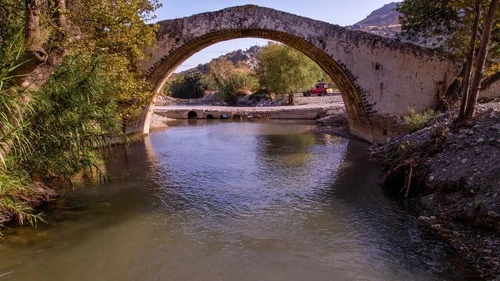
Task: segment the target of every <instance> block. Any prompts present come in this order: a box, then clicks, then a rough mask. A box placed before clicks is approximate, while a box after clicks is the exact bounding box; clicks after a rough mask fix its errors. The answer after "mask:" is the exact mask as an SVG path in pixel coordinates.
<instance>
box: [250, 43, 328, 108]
mask: <svg viewBox="0 0 500 281" xmlns="http://www.w3.org/2000/svg"><path fill="white" fill-rule="evenodd" d="M257 60H258V66H257V76H258V77H259V81H260V84H261V86H262V87H266V88H268V89H269V90H270V91H271V92H274V93H276V94H280V95H284V94H288V96H289V99H290V98H291V97H292V96H293V93H296V92H298V91H302V90H304V89H307V88H310V87H311V85H314V83H316V82H318V80H323V79H324V78H325V76H326V75H325V74H324V72H323V71H322V70H321V68H320V67H319V66H318V65H317V64H316V63H315V62H314V61H313V60H311V59H310V58H308V57H307V56H305V55H304V54H302V53H300V52H299V51H297V50H295V49H293V48H291V47H288V46H285V45H281V44H278V43H269V44H268V45H267V46H265V47H263V48H262V50H261V51H260V53H259V55H258V58H257Z"/></svg>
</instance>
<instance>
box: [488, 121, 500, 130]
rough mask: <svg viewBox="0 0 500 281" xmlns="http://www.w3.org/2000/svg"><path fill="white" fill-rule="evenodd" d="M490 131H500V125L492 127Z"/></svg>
mask: <svg viewBox="0 0 500 281" xmlns="http://www.w3.org/2000/svg"><path fill="white" fill-rule="evenodd" d="M490 129H492V130H497V131H500V123H497V124H495V125H493V126H491V127H490Z"/></svg>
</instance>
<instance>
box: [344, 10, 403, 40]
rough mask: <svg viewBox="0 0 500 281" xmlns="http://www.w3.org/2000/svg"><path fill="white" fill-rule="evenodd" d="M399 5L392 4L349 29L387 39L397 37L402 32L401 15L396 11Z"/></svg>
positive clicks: (374, 12)
mask: <svg viewBox="0 0 500 281" xmlns="http://www.w3.org/2000/svg"><path fill="white" fill-rule="evenodd" d="M397 5H398V3H396V2H392V3H389V4H386V5H384V6H383V7H382V8H380V9H377V10H375V11H373V12H371V13H370V14H369V15H368V16H367V17H366V18H365V19H364V20H361V21H359V22H357V23H355V24H353V25H352V26H349V27H348V28H350V29H353V30H362V31H366V32H370V33H373V34H377V35H380V36H385V37H395V36H396V34H397V33H398V32H400V31H401V25H400V24H399V13H398V12H397V11H396V10H395V9H396V8H397Z"/></svg>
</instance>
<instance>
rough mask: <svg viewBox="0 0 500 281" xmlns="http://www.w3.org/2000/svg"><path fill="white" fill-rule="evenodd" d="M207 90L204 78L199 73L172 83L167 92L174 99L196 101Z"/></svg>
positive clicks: (179, 78) (182, 77)
mask: <svg viewBox="0 0 500 281" xmlns="http://www.w3.org/2000/svg"><path fill="white" fill-rule="evenodd" d="M207 89H208V86H207V84H206V83H205V81H204V76H203V75H202V74H200V73H194V74H191V75H187V76H181V77H178V78H177V79H176V80H174V81H172V83H170V87H169V89H168V92H169V93H170V95H171V96H172V97H174V98H180V99H197V98H201V97H202V96H203V94H204V93H205V90H207Z"/></svg>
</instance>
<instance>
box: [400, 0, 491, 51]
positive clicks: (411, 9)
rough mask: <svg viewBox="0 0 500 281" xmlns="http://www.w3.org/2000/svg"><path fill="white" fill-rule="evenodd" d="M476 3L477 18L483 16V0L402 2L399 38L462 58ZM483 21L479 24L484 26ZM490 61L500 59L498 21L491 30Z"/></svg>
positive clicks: (485, 6) (485, 4)
mask: <svg viewBox="0 0 500 281" xmlns="http://www.w3.org/2000/svg"><path fill="white" fill-rule="evenodd" d="M476 1H480V3H481V5H480V7H481V14H482V15H485V14H486V13H487V11H486V9H487V7H488V3H489V2H490V1H487V0H451V1H442V0H405V1H403V2H401V3H400V4H399V7H398V11H399V12H400V13H401V17H400V23H401V29H402V35H403V36H404V37H406V38H409V39H412V40H417V41H423V42H424V43H427V45H429V46H439V47H443V48H445V49H446V50H447V51H451V52H452V53H453V54H455V55H456V56H457V57H458V58H464V57H465V55H466V53H467V47H468V43H469V40H470V38H471V31H472V26H473V22H474V4H475V2H476ZM484 20H485V19H484V18H483V19H481V22H480V24H483V23H484ZM489 49H490V54H489V56H490V58H498V56H499V55H500V17H497V18H496V20H495V24H494V27H493V33H492V39H491V43H490V47H489Z"/></svg>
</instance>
